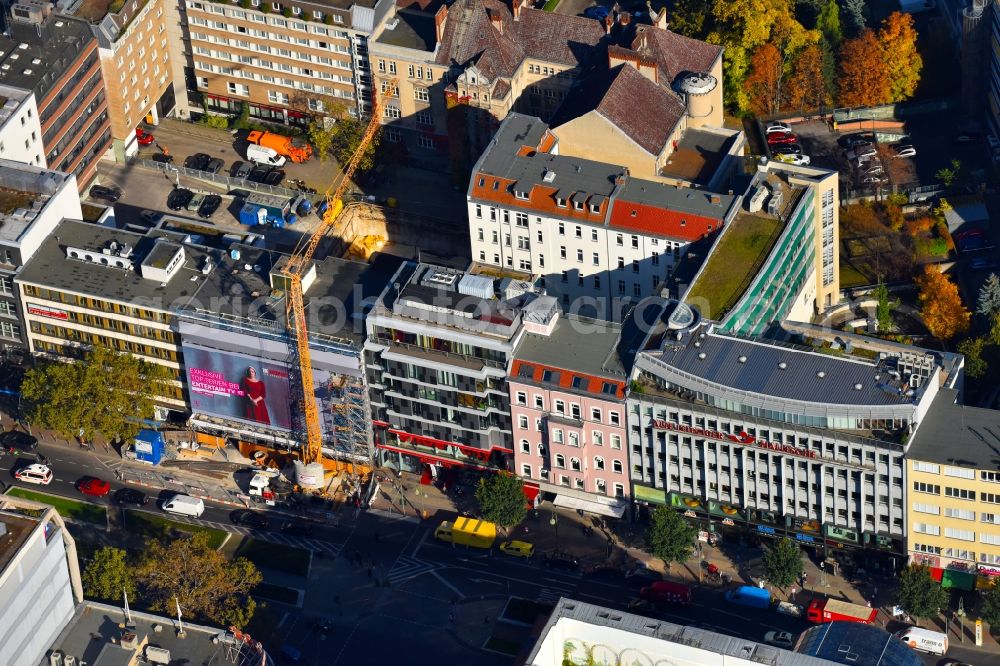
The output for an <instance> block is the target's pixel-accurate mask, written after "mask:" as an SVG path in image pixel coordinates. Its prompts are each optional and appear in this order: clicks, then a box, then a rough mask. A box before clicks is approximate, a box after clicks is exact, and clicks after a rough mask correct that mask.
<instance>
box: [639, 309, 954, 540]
mask: <svg viewBox="0 0 1000 666" xmlns="http://www.w3.org/2000/svg"><path fill="white" fill-rule="evenodd" d="M639 307H648V308H655V307H657V306H656V305H654V304H648V305H647V304H640V306H639ZM662 307H663V310H662V311H661V312H662V315H661V316H660V323H658V324H656V325H654V326H653V327H652V328H651V330H650V337H649V339H648V340H647V341H646V343H645V344H644V345H642V346H641V347H640V348H641V349H642V351H641V352H640V353H639V354H638V356H637V357H636V361H635V367H634V371H633V380H634V382H635V383H634V384H633V390H632V391H631V392H630V394H629V399H628V413H629V447H630V449H629V452H630V463H631V479H632V483H633V497H634V498H635V499H636V500H638V501H640V502H647V503H650V504H668V505H670V506H674V507H677V508H679V509H680V510H682V511H684V512H685V514H686V515H688V516H689V517H690V518H692V519H693V520H695V521H696V522H698V523H699V525H700V526H701V528H702V529H703V530H706V531H709V532H713V531H714V532H717V533H721V534H722V535H725V534H726V532H728V531H729V530H736V531H745V530H749V531H752V532H754V533H757V534H760V535H766V536H784V535H787V536H789V537H791V538H793V539H796V540H797V541H799V542H800V543H801V544H803V545H805V546H808V547H815V548H819V549H822V552H823V553H825V552H826V551H828V550H829V549H830V548H847V547H854V548H860V547H865V548H873V549H879V550H883V551H886V552H888V553H891V554H893V555H896V556H898V555H901V554H904V553H905V552H906V550H905V545H904V539H905V537H906V524H905V519H906V511H905V509H904V506H903V504H904V501H905V500H906V497H907V493H906V489H905V486H904V484H905V482H906V476H907V474H906V467H905V461H904V455H905V454H906V442H907V440H908V439H909V438H910V437H911V436H912V435H913V433H914V432H916V431H917V427H918V425H919V424H920V423H922V422H923V420H924V418H925V416H926V414H927V412H928V409H929V408H930V405H931V403H932V402H933V400H934V396H935V395H936V393H937V391H938V389H939V387H941V386H944V387H947V386H949V385H951V384H954V383H956V382H959V381H960V376H961V372H960V363H959V362H956V360H955V357H953V356H950V355H942V354H934V353H931V352H926V351H924V350H919V349H914V348H910V347H905V346H903V345H894V344H891V343H878V344H876V343H870V345H866V346H867V347H868V348H867V349H864V350H860V351H859V352H858V353H853V349H849V350H848V353H846V354H843V355H842V356H831V355H828V354H821V353H819V352H818V351H814V349H815V348H816V347H817V346H824V347H828V346H830V345H831V344H832V341H830V340H826V339H824V338H822V337H820V336H821V335H822V329H821V328H819V327H815V332H814V335H815V337H809V338H799V339H800V340H801V341H802V342H803V343H804V344H801V345H800V344H788V343H783V344H778V343H774V342H771V341H768V340H765V339H760V338H758V339H753V340H751V339H747V338H743V337H739V338H737V337H731V336H729V335H727V334H725V333H723V332H720V331H719V330H717V329H716V327H715V326H714V325H712V324H708V323H703V322H700V321H699V316H698V314H697V312H696V311H693V310H691V309H689V308H687V307H686V306H684V305H677V304H676V303H673V302H670V303H664V304H662ZM654 311H655V310H654ZM848 342H849V343H850V344H851V345H861V344H866V343H864V341H863V338H860V337H858V338H852V339H851V340H848ZM838 344H840V347H841V349H843V340H841V342H840V343H838ZM959 358H960V357H959Z"/></svg>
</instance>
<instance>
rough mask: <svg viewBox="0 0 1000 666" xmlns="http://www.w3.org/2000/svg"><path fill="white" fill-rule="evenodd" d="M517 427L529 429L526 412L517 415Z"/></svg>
mask: <svg viewBox="0 0 1000 666" xmlns="http://www.w3.org/2000/svg"><path fill="white" fill-rule="evenodd" d="M517 427H518V428H521V429H523V430H527V429H528V417H527V416H525V415H524V414H521V415H519V416H518V417H517Z"/></svg>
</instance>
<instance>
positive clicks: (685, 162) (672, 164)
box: [660, 129, 738, 187]
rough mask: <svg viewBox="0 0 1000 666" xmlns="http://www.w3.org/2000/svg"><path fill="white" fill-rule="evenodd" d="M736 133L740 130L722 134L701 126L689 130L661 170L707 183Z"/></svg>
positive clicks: (720, 162)
mask: <svg viewBox="0 0 1000 666" xmlns="http://www.w3.org/2000/svg"><path fill="white" fill-rule="evenodd" d="M737 135H738V133H727V134H723V133H721V132H719V131H711V132H710V131H707V130H702V129H689V130H687V131H686V132H684V134H683V136H681V140H680V142H679V143H678V144H677V148H675V149H674V152H672V153H671V154H670V157H669V158H668V159H667V163H666V164H664V165H663V168H662V169H661V170H660V174H661V175H664V176H669V177H672V178H677V179H680V180H686V181H688V182H690V183H695V184H697V185H701V186H703V187H704V186H707V185H708V184H709V183H710V182H711V180H712V178H713V177H714V176H715V174H716V172H717V171H718V170H719V166H721V165H722V161H723V159H724V158H725V157H726V154H727V153H728V152H729V151H730V149H732V147H733V143H734V142H735V141H736V138H737Z"/></svg>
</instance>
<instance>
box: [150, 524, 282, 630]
mask: <svg viewBox="0 0 1000 666" xmlns="http://www.w3.org/2000/svg"><path fill="white" fill-rule="evenodd" d="M208 538H209V537H208V535H207V534H205V533H204V532H199V533H195V534H193V535H192V536H191V537H190V538H183V539H174V540H172V541H170V542H168V543H164V542H161V541H158V540H153V541H150V542H149V543H148V544H147V546H146V550H145V551H144V552H143V554H142V559H141V560H140V562H139V565H138V567H136V578H137V579H138V580H139V584H140V586H141V587H142V590H143V599H144V600H145V601H147V602H148V603H149V605H150V607H151V608H152V609H153V610H157V611H161V612H168V613H170V614H173V613H174V612H175V611H176V606H175V604H177V603H179V604H180V607H181V611H182V612H184V613H185V614H190V615H193V616H195V617H197V618H200V619H202V620H207V621H208V622H211V623H212V624H215V625H218V626H222V627H228V626H230V625H232V626H236V627H239V628H244V627H246V625H247V623H249V622H250V619H251V618H252V617H253V614H254V611H255V610H256V608H257V605H256V602H255V601H254V600H253V598H252V597H251V596H250V593H251V592H252V591H253V590H254V588H255V587H257V585H258V584H259V583H260V582H261V580H262V579H263V577H262V576H261V574H260V572H259V571H257V568H256V567H255V566H254V565H253V563H252V562H250V561H249V560H247V559H246V558H243V557H239V558H236V559H235V560H233V561H232V562H230V561H228V560H227V559H226V556H225V555H223V554H222V553H220V552H219V551H217V550H214V549H213V548H212V547H211V546H210V545H209V543H208ZM175 599H176V601H175Z"/></svg>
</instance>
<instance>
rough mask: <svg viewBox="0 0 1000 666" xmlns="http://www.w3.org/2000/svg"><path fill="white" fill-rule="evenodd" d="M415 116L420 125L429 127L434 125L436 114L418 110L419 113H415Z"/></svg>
mask: <svg viewBox="0 0 1000 666" xmlns="http://www.w3.org/2000/svg"><path fill="white" fill-rule="evenodd" d="M414 118H415V119H416V121H417V124H418V125H426V126H427V127H433V126H434V114H432V113H431V112H430V111H417V113H416V114H414Z"/></svg>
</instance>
